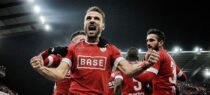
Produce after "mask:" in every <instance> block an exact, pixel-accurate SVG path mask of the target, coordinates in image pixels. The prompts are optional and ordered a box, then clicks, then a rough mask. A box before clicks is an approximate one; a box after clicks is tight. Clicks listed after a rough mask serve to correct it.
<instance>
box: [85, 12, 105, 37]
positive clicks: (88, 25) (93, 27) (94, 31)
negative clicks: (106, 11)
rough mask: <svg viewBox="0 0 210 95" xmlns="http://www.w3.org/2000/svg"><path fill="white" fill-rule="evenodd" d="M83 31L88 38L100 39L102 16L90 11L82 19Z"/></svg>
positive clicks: (102, 23) (102, 27) (102, 28)
mask: <svg viewBox="0 0 210 95" xmlns="http://www.w3.org/2000/svg"><path fill="white" fill-rule="evenodd" d="M84 30H85V32H86V34H87V36H88V37H100V35H101V32H102V31H103V30H104V22H103V18H102V15H101V14H100V13H98V12H95V11H90V12H88V13H87V14H86V16H85V19H84Z"/></svg>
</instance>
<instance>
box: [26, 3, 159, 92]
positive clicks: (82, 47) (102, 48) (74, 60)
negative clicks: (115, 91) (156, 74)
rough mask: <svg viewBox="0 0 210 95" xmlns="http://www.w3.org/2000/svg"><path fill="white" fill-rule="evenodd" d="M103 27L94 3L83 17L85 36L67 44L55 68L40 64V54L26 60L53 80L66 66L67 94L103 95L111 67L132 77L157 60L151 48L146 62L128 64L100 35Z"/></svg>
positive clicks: (100, 13) (103, 15) (41, 61)
mask: <svg viewBox="0 0 210 95" xmlns="http://www.w3.org/2000/svg"><path fill="white" fill-rule="evenodd" d="M104 29H105V14H104V12H103V11H102V10H101V9H100V8H98V7H96V6H94V7H90V8H89V9H88V10H87V12H86V15H85V18H84V30H85V33H86V35H87V39H86V40H85V41H81V42H79V43H76V44H71V45H70V46H69V47H68V53H67V55H66V57H65V58H62V61H61V63H60V65H59V66H58V67H57V68H48V67H45V66H43V65H42V63H43V59H42V57H41V56H35V57H33V58H32V59H31V61H30V63H31V65H32V67H33V68H34V69H35V70H37V71H38V72H39V73H40V74H42V75H43V76H44V77H46V78H48V79H50V80H53V81H58V80H60V79H63V78H64V77H65V74H66V73H67V72H68V70H69V69H70V70H71V84H70V89H69V91H70V95H87V94H89V95H107V94H108V86H107V84H108V82H109V78H110V75H111V71H112V69H115V68H117V69H119V70H120V71H121V72H123V73H124V74H125V75H128V76H136V75H138V74H139V73H141V72H143V71H144V70H145V69H146V68H148V67H150V66H151V65H153V64H154V63H156V62H157V61H158V60H159V55H158V53H157V52H156V51H152V52H151V54H150V56H149V58H148V60H147V61H141V62H138V63H137V64H132V65H131V64H129V63H128V62H127V61H126V60H125V59H124V58H123V57H121V55H120V51H119V49H117V48H116V47H115V46H114V45H113V44H109V43H108V42H107V41H106V40H104V39H102V38H101V34H102V32H103V31H104Z"/></svg>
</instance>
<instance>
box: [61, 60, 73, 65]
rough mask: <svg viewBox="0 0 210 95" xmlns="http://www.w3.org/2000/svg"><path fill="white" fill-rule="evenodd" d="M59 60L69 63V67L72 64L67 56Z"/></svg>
mask: <svg viewBox="0 0 210 95" xmlns="http://www.w3.org/2000/svg"><path fill="white" fill-rule="evenodd" d="M61 62H65V63H67V64H68V65H69V67H71V65H72V63H71V60H70V59H68V58H62V60H61Z"/></svg>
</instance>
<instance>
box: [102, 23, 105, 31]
mask: <svg viewBox="0 0 210 95" xmlns="http://www.w3.org/2000/svg"><path fill="white" fill-rule="evenodd" d="M104 29H105V23H103V24H102V31H104Z"/></svg>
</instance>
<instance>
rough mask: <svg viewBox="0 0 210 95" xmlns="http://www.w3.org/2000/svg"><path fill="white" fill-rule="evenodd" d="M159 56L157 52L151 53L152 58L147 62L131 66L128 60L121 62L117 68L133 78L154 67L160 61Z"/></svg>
mask: <svg viewBox="0 0 210 95" xmlns="http://www.w3.org/2000/svg"><path fill="white" fill-rule="evenodd" d="M159 58H160V57H159V54H158V52H156V51H150V56H149V58H148V60H147V61H139V62H138V63H136V64H129V63H128V61H126V60H121V61H120V62H119V64H118V66H117V68H118V69H119V70H120V71H121V72H123V73H124V74H125V75H127V76H130V77H133V76H136V75H138V74H140V73H142V72H143V71H144V70H146V69H147V68H149V67H150V66H152V65H153V64H154V63H157V62H158V61H159Z"/></svg>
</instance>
